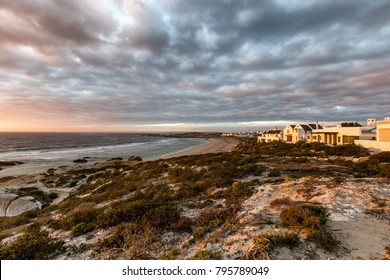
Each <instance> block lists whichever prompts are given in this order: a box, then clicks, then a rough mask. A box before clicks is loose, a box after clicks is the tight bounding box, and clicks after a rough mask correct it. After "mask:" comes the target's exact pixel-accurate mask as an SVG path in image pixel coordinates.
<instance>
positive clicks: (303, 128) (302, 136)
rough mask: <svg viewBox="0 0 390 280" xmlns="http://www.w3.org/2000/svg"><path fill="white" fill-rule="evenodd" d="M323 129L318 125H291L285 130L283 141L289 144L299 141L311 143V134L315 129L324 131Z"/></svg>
mask: <svg viewBox="0 0 390 280" xmlns="http://www.w3.org/2000/svg"><path fill="white" fill-rule="evenodd" d="M322 128H323V127H322V126H321V125H319V124H318V123H315V124H313V123H309V124H290V125H287V126H286V127H285V128H284V130H283V141H285V142H287V143H296V142H298V141H305V142H307V141H309V142H310V140H311V139H310V138H311V132H312V131H313V130H314V129H322Z"/></svg>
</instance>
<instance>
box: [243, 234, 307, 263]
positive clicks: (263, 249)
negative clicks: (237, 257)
mask: <svg viewBox="0 0 390 280" xmlns="http://www.w3.org/2000/svg"><path fill="white" fill-rule="evenodd" d="M299 242H300V240H299V236H298V234H297V233H295V232H292V233H284V234H270V233H265V234H260V235H258V236H256V237H255V238H254V239H253V246H252V247H251V248H250V249H249V250H248V251H247V253H246V258H247V259H260V260H268V259H269V253H270V252H271V251H272V250H273V249H275V248H277V247H283V246H288V247H290V248H293V247H295V246H297V245H298V244H299Z"/></svg>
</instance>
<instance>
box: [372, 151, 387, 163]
mask: <svg viewBox="0 0 390 280" xmlns="http://www.w3.org/2000/svg"><path fill="white" fill-rule="evenodd" d="M369 160H374V161H378V162H390V152H381V153H378V154H374V155H371V156H370V157H369Z"/></svg>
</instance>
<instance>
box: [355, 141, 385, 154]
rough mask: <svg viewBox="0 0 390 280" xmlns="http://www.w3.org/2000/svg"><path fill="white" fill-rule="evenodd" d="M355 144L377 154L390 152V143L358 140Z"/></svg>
mask: <svg viewBox="0 0 390 280" xmlns="http://www.w3.org/2000/svg"><path fill="white" fill-rule="evenodd" d="M355 144H356V145H360V146H362V147H364V148H367V149H370V150H371V151H375V152H390V141H375V140H356V141H355Z"/></svg>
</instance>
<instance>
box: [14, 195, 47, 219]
mask: <svg viewBox="0 0 390 280" xmlns="http://www.w3.org/2000/svg"><path fill="white" fill-rule="evenodd" d="M41 208H42V203H40V202H39V201H37V200H36V199H35V198H34V197H32V196H23V197H19V198H17V199H15V200H14V201H12V202H11V203H10V205H9V206H8V208H7V212H6V216H7V217H12V216H17V215H20V214H22V213H24V212H27V211H30V210H36V209H41Z"/></svg>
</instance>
